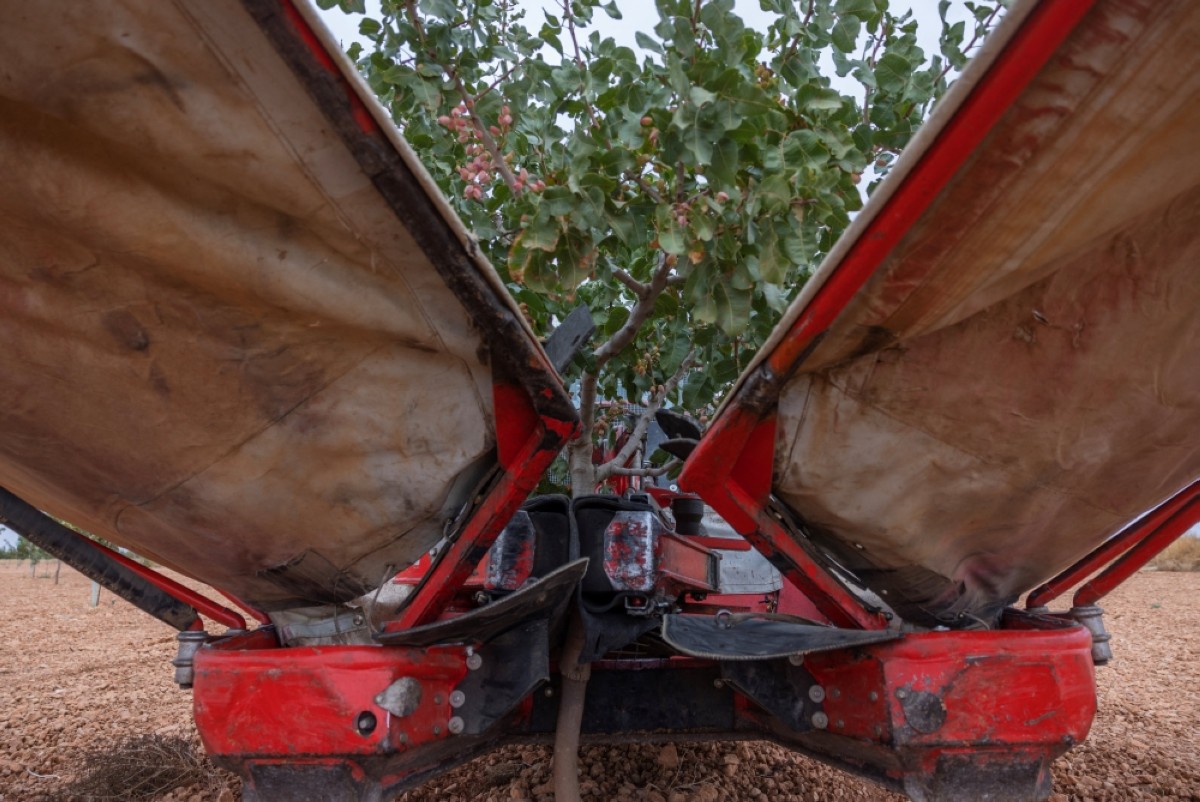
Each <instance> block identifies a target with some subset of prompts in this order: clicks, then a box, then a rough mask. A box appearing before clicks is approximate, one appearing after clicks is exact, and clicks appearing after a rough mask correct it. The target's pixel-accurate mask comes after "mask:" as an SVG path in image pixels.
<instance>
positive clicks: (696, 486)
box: [679, 0, 1093, 628]
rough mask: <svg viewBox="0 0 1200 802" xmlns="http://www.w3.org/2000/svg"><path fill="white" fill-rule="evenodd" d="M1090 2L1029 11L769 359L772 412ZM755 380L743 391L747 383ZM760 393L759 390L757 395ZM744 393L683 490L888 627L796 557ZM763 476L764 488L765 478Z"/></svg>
mask: <svg viewBox="0 0 1200 802" xmlns="http://www.w3.org/2000/svg"><path fill="white" fill-rule="evenodd" d="M1092 5H1093V2H1092V0H1046V2H1043V3H1041V4H1040V5H1039V6H1038V7H1037V8H1036V9H1034V10H1033V12H1031V14H1030V16H1029V18H1028V19H1027V20H1025V22H1024V24H1023V25H1022V26H1021V28H1020V30H1019V31H1017V32H1016V34H1015V35H1014V36H1013V38H1012V40H1011V41H1010V42H1009V43H1008V45H1007V47H1006V48H1005V50H1004V52H1003V53H1001V54H1000V55H999V57H998V58H997V59H996V61H995V63H994V64H993V66H992V68H991V70H990V71H989V72H988V73H987V74H986V75H985V76H983V78H982V79H981V80H980V81H979V83H978V84H977V85H976V86H975V88H974V90H973V92H972V93H971V95H970V96H969V97H968V98H967V99H966V100H965V101H964V102H963V104H962V106H961V108H960V109H959V110H958V113H957V114H955V115H954V117H953V118H952V119H951V120H950V121H949V123H948V124H947V125H946V127H945V129H944V130H943V131H942V132H941V134H940V136H939V137H938V139H937V140H936V141H935V142H934V143H933V144H932V145H931V146H930V148H929V150H928V151H927V152H926V153H925V154H924V156H923V158H922V159H921V160H920V161H919V162H918V163H917V164H916V165H914V167H913V169H912V171H911V172H910V173H909V174H908V175H907V176H906V177H905V179H904V181H903V182H902V183H901V184H900V186H899V187H898V188H897V190H896V192H895V193H894V194H893V195H892V197H891V198H889V199H888V201H887V203H886V204H885V205H884V207H883V208H882V209H881V210H880V212H879V214H877V215H876V217H875V218H874V219H873V220H871V222H870V223H869V224H868V225H867V227H866V229H865V230H864V231H863V232H862V234H861V235H860V236H859V237H858V239H857V240H856V241H855V243H854V245H853V247H851V249H850V250H849V252H848V253H847V254H846V256H845V258H843V260H842V261H841V263H840V264H838V265H837V267H836V268H835V269H834V270H833V272H832V273H831V274H830V276H829V278H828V279H827V280H826V282H825V283H824V284H823V285H822V286H821V287H820V288H819V289H818V290H817V292H816V294H815V295H814V297H813V298H812V299H811V300H810V301H809V303H808V305H807V306H806V307H805V309H804V312H803V314H801V315H800V317H799V318H797V320H796V321H795V322H794V323H793V324H792V326H791V328H790V329H789V330H788V333H787V336H786V337H785V338H784V339H783V340H782V341H781V342H780V343H779V345H777V346H776V347H775V349H774V350H773V351H772V352H771V353H769V354H767V356H766V359H765V362H764V364H763V365H761V366H760V367H759V368H758V370H759V371H761V374H760V375H761V376H762V377H764V378H767V381H768V383H771V384H774V385H775V386H773V387H768V388H767V392H774V394H775V396H774V397H772V398H770V399H769V406H771V407H773V406H774V404H775V403H776V401H777V397H778V392H779V387H778V384H777V379H778V378H779V377H786V376H790V375H792V374H793V373H794V372H795V370H796V369H797V368H799V367H800V365H801V364H802V363H803V362H804V359H805V358H806V356H807V355H808V354H809V352H810V351H811V349H812V348H813V347H814V345H815V344H816V343H817V342H818V341H819V340H818V338H819V337H820V336H821V335H822V334H823V333H824V332H826V331H827V330H828V329H829V327H830V326H831V325H832V324H833V322H834V321H835V320H836V319H837V317H838V316H839V315H840V314H841V313H842V311H843V310H844V309H845V308H846V306H847V304H848V303H849V302H850V300H851V299H852V298H853V297H854V296H855V295H856V294H857V293H858V292H859V290H861V289H862V287H863V285H865V284H866V282H867V280H868V279H869V278H870V277H871V276H872V275H873V274H874V273H875V271H876V270H877V269H878V268H879V266H880V265H881V264H882V263H883V261H884V260H885V259H886V258H887V256H888V254H889V253H891V251H892V250H893V249H894V248H895V246H896V245H897V244H898V243H899V242H900V240H901V238H902V237H903V236H904V235H905V234H906V233H907V232H908V230H909V229H910V228H911V227H912V226H913V224H914V223H916V221H917V220H918V219H919V217H920V216H921V215H922V214H923V213H924V212H925V211H926V210H927V209H928V208H929V206H930V205H931V204H932V203H933V201H934V200H935V199H936V198H937V196H938V194H939V193H940V192H941V191H942V189H943V188H945V186H946V185H947V184H948V183H949V181H950V180H951V179H952V178H953V177H954V175H955V173H956V172H957V171H958V170H959V168H961V167H962V166H963V164H965V163H966V161H967V159H968V158H970V156H971V154H972V153H973V152H974V150H975V148H976V147H978V145H979V144H980V143H981V142H982V141H983V139H984V138H985V137H986V136H987V135H988V133H989V132H990V131H991V130H992V128H993V126H994V125H995V124H996V123H997V122H998V121H999V120H1000V118H1001V117H1002V116H1003V114H1004V113H1005V112H1006V111H1007V110H1008V108H1009V107H1010V106H1011V105H1012V103H1013V102H1014V101H1015V100H1016V98H1017V97H1018V96H1019V95H1020V94H1021V92H1022V91H1023V90H1024V89H1025V87H1026V86H1027V85H1028V84H1029V82H1030V81H1032V80H1033V78H1034V77H1035V76H1036V75H1037V74H1038V72H1039V71H1040V70H1041V69H1042V67H1043V66H1044V65H1045V64H1046V63H1047V61H1048V60H1049V59H1050V58H1051V57H1052V56H1053V54H1054V52H1055V51H1056V50H1057V49H1058V47H1059V45H1060V44H1062V42H1063V41H1064V40H1065V39H1066V38H1067V36H1068V35H1070V33H1071V31H1072V30H1074V28H1075V26H1076V25H1077V24H1078V23H1079V21H1080V20H1081V19H1082V18H1083V17H1084V15H1085V14H1086V13H1087V12H1088V11H1089V10H1090V9H1091V7H1092ZM753 381H754V377H751V379H750V382H749V383H753ZM759 389H760V388H757V387H756V388H755V392H754V393H751V394H757V391H758V390H759ZM745 395H747V392H746V385H743V387H742V388H741V389H740V390H739V391H738V392H737V393H736V394H735V395H734V396H733V397H732V398H731V399H730V401H729V403H728V404H727V406H726V408H725V409H724V411H723V412H722V413H721V414H720V415H719V416H718V417H717V419H716V421H715V422H714V423H713V426H712V427H711V428H710V429H709V431H708V432H707V433H706V435H705V436H704V438H702V439H701V441H700V444H699V446H697V448H696V450H695V452H693V454H692V455H691V457H690V458H689V459H688V461H687V463H686V464H685V465H684V469H683V473H682V474H681V475H680V478H679V484H680V486H681V487H683V488H685V489H687V490H691V491H693V492H695V493H698V494H700V495H701V496H702V497H703V498H704V500H705V501H707V502H708V503H709V504H710V505H711V506H712V507H713V508H714V509H715V510H717V512H718V513H720V514H721V515H722V516H723V517H724V518H725V520H727V521H728V522H729V523H730V524H731V525H732V526H733V527H734V528H735V529H736V530H737V531H738V532H740V533H742V534H743V535H745V536H746V538H747V539H748V540H750V541H751V543H752V544H753V545H754V546H755V547H756V548H758V549H759V550H760V551H762V552H763V553H764V554H765V555H767V556H768V557H771V558H773V559H774V560H778V561H779V563H782V564H781V570H782V571H783V572H784V574H785V576H787V577H788V578H789V579H791V580H792V581H793V582H795V583H796V584H797V585H798V586H799V587H800V588H801V589H803V590H804V591H805V593H807V594H809V595H810V597H811V598H812V600H813V602H814V603H815V604H816V605H817V606H818V607H819V608H820V609H821V611H822V612H823V613H824V614H825V615H826V616H828V617H829V619H830V620H831V621H833V622H834V623H836V624H839V625H841V626H858V627H862V628H877V627H881V626H884V625H885V623H884V621H883V620H882V619H881V618H880V617H879V616H878V615H875V614H873V613H870V612H868V611H867V610H865V609H864V608H863V607H862V605H861V603H860V602H859V601H858V600H857V599H856V598H855V597H854V596H853V595H852V594H850V593H848V592H847V591H846V590H845V588H843V587H841V585H840V584H838V583H837V582H836V581H834V580H832V578H830V577H829V575H828V574H827V573H826V572H825V570H824V569H823V568H822V567H821V566H820V565H819V564H818V563H817V562H816V561H814V560H813V559H812V558H811V557H809V555H807V554H806V553H805V552H804V551H803V549H802V548H800V547H799V546H798V545H797V544H796V542H795V540H794V539H793V538H792V537H791V536H790V535H789V533H788V532H787V531H786V529H785V528H783V527H780V526H779V525H778V524H777V523H775V524H773V523H772V522H771V518H770V516H769V515H768V514H766V513H765V512H764V511H765V509H766V508H767V504H768V499H769V493H770V487H771V476H770V474H771V470H772V466H773V461H774V453H775V449H774V446H775V438H774V432H775V425H774V420H773V416H772V415H771V413H769V412H765V411H763V406H762V404H763V400H762V399H758V400H757V402H755V403H751V401H749V400H747V399H745V398H743V397H742V396H745ZM764 476H765V479H764Z"/></svg>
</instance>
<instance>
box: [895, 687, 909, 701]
mask: <svg viewBox="0 0 1200 802" xmlns="http://www.w3.org/2000/svg"><path fill="white" fill-rule="evenodd" d="M896 698H897V699H907V698H908V691H906V690H904V689H903V688H897V689H896Z"/></svg>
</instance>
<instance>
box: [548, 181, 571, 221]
mask: <svg viewBox="0 0 1200 802" xmlns="http://www.w3.org/2000/svg"><path fill="white" fill-rule="evenodd" d="M574 208H575V193H574V192H572V191H571V190H570V189H568V188H567V187H547V188H546V191H545V192H543V193H542V203H541V209H544V210H545V211H546V212H547V213H548V214H552V215H555V216H562V215H567V214H570V213H571V210H572V209H574Z"/></svg>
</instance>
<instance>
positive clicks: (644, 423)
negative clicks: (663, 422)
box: [596, 348, 696, 482]
mask: <svg viewBox="0 0 1200 802" xmlns="http://www.w3.org/2000/svg"><path fill="white" fill-rule="evenodd" d="M695 359H696V349H695V348H692V349H691V350H690V351H688V354H687V356H685V357H684V358H683V361H682V362H680V363H679V367H678V368H676V369H675V372H674V373H673V374H671V378H669V379H667V381H666V383H665V384H664V385H663V386H662V390H661V391H660V392H657V393H653V394H652V395H651V396H650V403H648V404H646V411H645V412H643V413H642V414H641V415H640V416H638V420H637V423H636V424H635V425H634V427H633V433H632V434H630V435H629V439H628V440H626V441H625V445H624V446H622V447H621V450H620V451H618V452H617V454H616V456H614V457H613V458H612V459H611V460H609V461H608V462H606V463H604V464H603V465H601V466H600V467H598V468H597V469H596V481H597V482H603V481H604V480H606V479H608V477H610V476H613V475H614V474H613V469H614V468H624V467H625V463H626V462H629V460H630V459H631V458H632V457H633V455H634V454H636V453H637V450H638V449H639V448H641V446H642V440H643V439H645V437H646V430H647V429H648V428H650V421H651V420H653V419H654V413H655V412H658V410H659V409H661V408H662V405H663V402H665V401H666V400H667V398H668V397H670V395H671V393H673V392H675V388H676V387H678V386H679V382H681V381H683V377H684V376H686V375H687V372H688V371H689V370H691V367H692V363H693V362H694V361H695ZM638 475H639V476H642V475H646V474H638Z"/></svg>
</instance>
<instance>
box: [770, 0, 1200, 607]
mask: <svg viewBox="0 0 1200 802" xmlns="http://www.w3.org/2000/svg"><path fill="white" fill-rule="evenodd" d="M978 78H979V75H978V74H976V75H975V76H974V79H975V80H978ZM1198 95H1200V6H1196V5H1195V4H1193V3H1186V2H1164V3H1153V4H1147V3H1137V2H1124V1H1122V0H1113V1H1112V2H1103V3H1099V4H1098V6H1097V8H1096V9H1094V10H1093V11H1092V12H1090V14H1089V15H1088V17H1086V18H1085V20H1084V21H1083V23H1082V24H1081V25H1080V27H1079V29H1077V31H1076V32H1075V33H1073V34H1072V36H1071V38H1070V39H1069V40H1068V41H1067V42H1066V43H1065V45H1064V46H1063V47H1062V48H1061V49H1060V51H1059V53H1058V54H1057V55H1056V56H1055V57H1054V58H1053V59H1052V60H1051V63H1050V64H1049V66H1048V67H1047V68H1046V69H1045V70H1043V72H1042V74H1041V75H1040V76H1039V77H1038V78H1037V79H1036V80H1035V82H1034V84H1033V85H1032V86H1031V87H1029V88H1028V89H1027V90H1026V91H1025V93H1024V94H1023V95H1022V97H1021V98H1019V99H1018V101H1017V103H1016V104H1015V105H1014V106H1013V107H1012V108H1011V109H1010V110H1009V111H1008V112H1007V113H1006V115H1005V117H1004V118H1003V119H1002V120H1001V122H1000V123H999V125H998V126H997V128H996V129H995V130H994V131H993V132H992V133H991V134H990V135H989V137H988V138H987V139H986V140H985V142H984V143H983V145H982V146H981V147H980V148H979V149H978V150H977V152H976V153H975V154H974V155H973V156H972V157H971V159H970V161H969V162H968V164H967V165H966V166H965V167H964V168H963V169H962V170H961V171H960V172H959V174H958V175H957V177H956V178H955V179H954V180H953V182H952V183H951V185H950V186H949V187H948V188H947V189H946V190H945V191H943V192H942V194H941V195H940V196H939V198H938V200H937V201H935V203H934V205H933V206H932V207H931V208H930V209H929V210H928V211H927V212H926V213H925V214H924V216H923V217H922V218H921V219H920V220H919V221H918V222H917V224H916V225H915V227H914V228H913V229H912V230H910V231H909V232H908V234H907V235H906V236H905V237H904V239H903V240H902V241H901V242H900V244H899V246H898V247H897V248H896V249H895V250H894V251H893V252H892V254H891V255H890V256H889V257H888V259H886V260H885V262H884V264H883V265H882V266H881V267H880V269H879V270H878V271H877V272H876V273H875V274H874V275H873V277H872V278H871V279H870V280H869V281H868V283H867V285H866V286H865V287H864V289H863V290H862V291H861V292H860V293H859V294H858V295H857V296H856V297H855V298H854V300H853V301H852V302H851V304H850V306H849V307H848V308H847V310H846V311H845V312H844V313H843V314H842V316H840V317H839V318H838V320H837V321H836V322H835V324H834V325H833V327H832V329H831V331H830V333H829V335H828V337H827V338H826V339H825V340H823V341H822V343H821V345H820V346H819V347H818V348H817V349H816V350H815V351H814V353H813V354H812V355H811V357H810V358H809V359H808V360H807V361H806V362H805V365H804V367H803V368H802V371H803V372H802V373H800V374H799V375H798V376H797V377H796V378H795V379H794V380H792V381H791V383H790V384H789V385H788V386H787V388H786V389H785V391H784V393H783V395H782V397H781V401H780V407H779V421H780V426H779V443H778V448H777V461H776V466H775V471H776V479H775V483H776V484H775V489H776V492H777V494H778V495H780V496H781V497H782V498H783V499H784V500H785V501H786V502H787V503H788V504H789V505H790V506H791V507H793V508H794V509H795V510H796V511H797V512H799V513H800V514H801V515H802V516H803V517H804V518H806V519H807V520H808V521H809V522H811V523H812V524H813V526H814V528H815V529H816V530H817V531H818V532H819V533H821V534H822V535H823V536H825V537H827V538H831V539H832V541H833V542H835V543H840V544H841V546H842V549H841V550H842V551H843V552H844V553H845V554H846V555H847V559H848V560H849V561H850V562H852V563H855V564H856V567H858V568H860V569H861V570H862V571H863V573H864V575H866V576H870V577H871V580H870V581H871V582H872V583H873V584H874V585H875V586H876V588H877V589H886V590H888V591H889V592H890V593H891V594H892V595H893V597H895V596H896V595H905V596H907V597H908V599H909V601H911V602H912V603H914V604H916V605H918V607H924V608H925V609H927V610H929V611H931V612H933V613H935V614H943V613H945V614H950V615H953V614H955V613H957V612H959V611H964V610H965V611H983V610H986V609H990V608H992V607H994V605H996V604H997V603H998V602H1000V601H1001V600H1004V599H1007V598H1010V597H1012V596H1015V595H1016V594H1017V593H1019V592H1021V591H1023V590H1026V589H1028V588H1030V587H1032V586H1033V585H1035V584H1037V582H1039V581H1040V580H1042V579H1045V578H1047V577H1049V576H1051V575H1053V573H1055V572H1056V571H1057V570H1059V569H1061V568H1062V567H1064V566H1065V565H1067V564H1069V563H1070V562H1072V561H1073V560H1074V559H1076V558H1078V557H1080V556H1081V555H1082V554H1084V553H1086V552H1087V551H1088V550H1089V549H1090V548H1092V547H1093V546H1095V545H1096V544H1098V543H1099V542H1101V541H1102V540H1103V539H1104V538H1105V537H1106V536H1107V535H1108V534H1110V533H1111V532H1113V531H1114V530H1115V529H1116V528H1118V527H1119V526H1120V525H1122V524H1123V523H1125V522H1127V521H1129V520H1130V519H1132V518H1134V517H1136V516H1137V515H1138V514H1140V513H1141V512H1143V511H1145V510H1146V509H1148V508H1149V507H1151V506H1153V505H1155V504H1157V503H1159V502H1160V501H1162V500H1163V499H1164V498H1166V497H1168V496H1169V495H1170V494H1172V493H1173V492H1174V491H1176V490H1178V489H1179V488H1181V487H1182V486H1184V485H1186V484H1188V483H1189V482H1190V481H1192V480H1193V479H1194V478H1195V477H1196V476H1197V475H1200V433H1198V424H1200V369H1197V365H1198V364H1200V362H1198V361H1197V357H1198V356H1200V354H1198V353H1197V350H1198V345H1200V323H1198V318H1197V312H1198V311H1200V282H1198V281H1197V278H1198V277H1200V276H1198V274H1197V270H1198V269H1200V239H1198V233H1197V232H1200V158H1198V157H1197V156H1196V152H1195V141H1196V133H1195V132H1196V131H1198V130H1200V102H1198V101H1200V97H1198ZM936 134H937V132H936V130H935V131H932V132H928V133H927V134H926V135H927V136H928V137H930V138H931V139H932V138H936ZM844 252H845V249H844V248H843V249H842V253H844ZM855 546H857V547H858V548H855Z"/></svg>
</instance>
